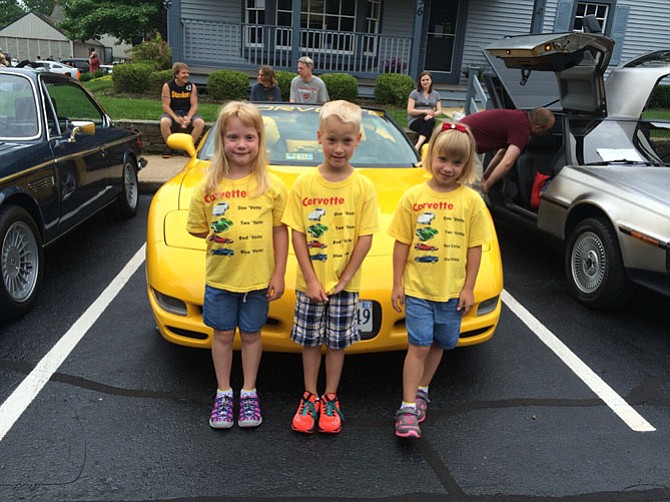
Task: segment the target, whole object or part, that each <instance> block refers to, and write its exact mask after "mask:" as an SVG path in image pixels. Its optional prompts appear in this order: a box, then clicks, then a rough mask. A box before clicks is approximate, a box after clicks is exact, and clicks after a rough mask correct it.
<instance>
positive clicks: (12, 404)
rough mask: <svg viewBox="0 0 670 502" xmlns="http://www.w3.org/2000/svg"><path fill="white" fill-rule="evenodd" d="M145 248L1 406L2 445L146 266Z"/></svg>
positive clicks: (0, 429) (0, 435)
mask: <svg viewBox="0 0 670 502" xmlns="http://www.w3.org/2000/svg"><path fill="white" fill-rule="evenodd" d="M145 248H146V244H143V245H142V247H141V248H140V249H139V250H138V251H137V252H136V253H135V255H134V256H133V257H132V258H131V259H130V261H129V262H128V263H126V265H125V267H123V270H121V272H119V273H118V274H117V276H116V277H115V278H114V280H113V281H112V282H111V283H110V284H109V285H108V286H107V287H106V288H105V290H104V291H103V292H102V293H101V294H100V296H98V298H97V299H96V300H95V301H94V302H93V303H92V304H91V306H90V307H89V308H88V309H87V310H86V312H84V313H83V315H82V316H81V317H80V318H79V319H77V321H76V322H75V323H74V324H73V325H72V327H71V328H70V329H69V330H68V331H67V333H65V334H64V335H63V336H62V337H61V339H60V340H58V342H57V343H56V345H54V346H53V348H52V349H51V350H50V351H49V352H48V353H47V354H46V355H45V356H44V357H43V358H42V360H41V361H40V362H39V363H37V366H35V369H33V371H31V372H30V374H29V375H28V376H27V377H26V378H24V379H23V381H22V382H21V384H20V385H19V386H18V387H17V388H16V390H15V391H14V392H13V393H12V394H11V396H9V397H8V398H7V400H6V401H5V402H4V403H2V406H0V441H2V440H3V439H4V437H5V435H6V434H7V433H8V432H9V430H10V429H11V428H12V427H13V426H14V423H15V422H16V421H17V420H18V419H19V417H20V416H21V414H23V412H24V411H25V410H26V409H27V408H28V406H29V405H30V403H32V402H33V400H34V399H35V398H36V397H37V395H38V394H39V393H40V391H41V390H42V388H43V387H44V386H45V385H46V383H47V382H48V381H49V379H50V378H51V376H52V375H53V374H54V373H55V372H56V371H57V370H58V368H59V367H60V365H61V364H63V361H65V359H66V358H67V357H68V355H70V353H71V352H72V351H73V350H74V348H75V347H76V346H77V344H78V343H79V342H80V341H81V339H82V338H83V337H84V335H85V334H86V332H87V331H88V330H89V329H90V328H91V326H92V325H93V323H95V321H97V320H98V318H99V317H100V315H101V314H102V313H103V312H104V311H105V309H106V308H107V306H108V305H109V304H110V303H111V302H112V300H114V298H115V297H116V295H117V294H119V292H120V291H121V289H122V288H123V286H124V285H125V284H126V283H127V282H128V280H129V279H130V278H131V277H132V275H133V274H134V273H135V272H136V271H137V269H138V268H139V267H140V265H142V263H144V255H145Z"/></svg>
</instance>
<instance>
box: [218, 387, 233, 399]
mask: <svg viewBox="0 0 670 502" xmlns="http://www.w3.org/2000/svg"><path fill="white" fill-rule="evenodd" d="M221 396H226V397H233V389H231V388H230V387H229V388H228V390H221V389H216V397H221Z"/></svg>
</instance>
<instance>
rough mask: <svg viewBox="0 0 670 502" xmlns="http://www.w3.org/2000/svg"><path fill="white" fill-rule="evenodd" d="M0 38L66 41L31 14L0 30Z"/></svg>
mask: <svg viewBox="0 0 670 502" xmlns="http://www.w3.org/2000/svg"><path fill="white" fill-rule="evenodd" d="M0 36H3V37H20V38H33V39H38V38H39V39H42V40H61V41H67V38H66V37H65V35H63V34H62V33H61V32H60V31H58V30H56V29H55V28H53V27H52V26H51V25H49V24H47V23H45V22H44V21H42V20H41V19H40V18H39V17H37V16H36V15H35V14H32V13H30V14H26V15H25V16H23V17H22V18H20V19H18V20H16V21H15V22H13V23H12V24H10V25H9V26H6V27H5V28H3V29H2V30H0Z"/></svg>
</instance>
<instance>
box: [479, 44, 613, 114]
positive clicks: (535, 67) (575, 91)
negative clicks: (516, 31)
mask: <svg viewBox="0 0 670 502" xmlns="http://www.w3.org/2000/svg"><path fill="white" fill-rule="evenodd" d="M613 47H614V40H612V39H611V38H608V37H605V36H604V35H599V34H595V33H572V32H570V33H544V34H539V35H518V36H513V37H507V38H504V39H501V40H498V41H496V42H494V43H492V44H490V45H488V46H487V47H486V48H485V49H484V55H485V56H486V58H487V60H488V61H489V63H490V64H491V67H492V68H493V71H494V72H495V73H496V75H497V76H498V77H499V79H500V81H501V84H502V85H503V87H504V88H505V90H506V91H507V93H508V95H509V96H510V98H511V99H512V101H513V103H514V105H515V107H516V108H519V109H528V108H534V107H536V106H547V107H550V108H554V109H555V108H556V105H557V104H558V103H560V107H561V108H562V109H563V110H566V111H572V112H579V113H594V114H597V115H605V114H606V111H607V105H606V101H605V86H604V79H603V75H604V73H605V70H606V69H607V65H608V63H609V60H610V56H611V54H612V48H613Z"/></svg>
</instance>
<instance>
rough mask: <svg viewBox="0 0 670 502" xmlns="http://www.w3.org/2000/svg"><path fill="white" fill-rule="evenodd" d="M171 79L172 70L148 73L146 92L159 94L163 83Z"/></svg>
mask: <svg viewBox="0 0 670 502" xmlns="http://www.w3.org/2000/svg"><path fill="white" fill-rule="evenodd" d="M170 80H172V70H161V71H153V72H151V73H150V74H149V81H148V82H147V89H146V92H147V93H149V94H154V95H156V96H160V93H161V90H162V89H163V84H165V83H167V82H169V81H170Z"/></svg>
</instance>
